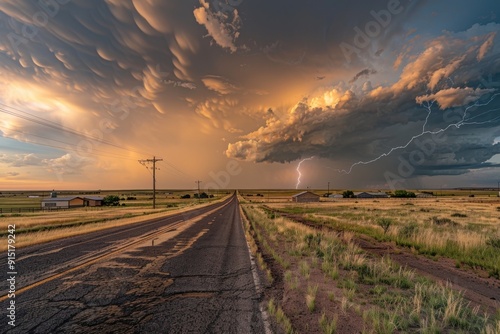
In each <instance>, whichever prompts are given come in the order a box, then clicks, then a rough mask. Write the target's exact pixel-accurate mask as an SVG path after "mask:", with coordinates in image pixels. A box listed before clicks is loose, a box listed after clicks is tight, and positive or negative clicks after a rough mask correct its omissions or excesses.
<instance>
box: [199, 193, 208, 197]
mask: <svg viewBox="0 0 500 334" xmlns="http://www.w3.org/2000/svg"><path fill="white" fill-rule="evenodd" d="M200 198H208V194H207V193H206V192H202V193H201V194H200Z"/></svg>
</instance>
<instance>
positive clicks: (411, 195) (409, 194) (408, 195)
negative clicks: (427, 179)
mask: <svg viewBox="0 0 500 334" xmlns="http://www.w3.org/2000/svg"><path fill="white" fill-rule="evenodd" d="M394 197H397V198H415V197H417V196H416V195H415V193H414V192H411V191H406V190H396V191H395V192H394Z"/></svg>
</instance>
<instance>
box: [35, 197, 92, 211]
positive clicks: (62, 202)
mask: <svg viewBox="0 0 500 334" xmlns="http://www.w3.org/2000/svg"><path fill="white" fill-rule="evenodd" d="M84 203H85V202H84V200H83V198H82V197H78V196H71V197H51V198H44V199H43V200H42V209H69V208H77V207H82V206H83V205H84Z"/></svg>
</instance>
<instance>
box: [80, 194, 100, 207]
mask: <svg viewBox="0 0 500 334" xmlns="http://www.w3.org/2000/svg"><path fill="white" fill-rule="evenodd" d="M102 200H103V198H102V197H100V196H85V197H84V198H83V201H84V203H83V206H102Z"/></svg>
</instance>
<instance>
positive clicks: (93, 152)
mask: <svg viewBox="0 0 500 334" xmlns="http://www.w3.org/2000/svg"><path fill="white" fill-rule="evenodd" d="M0 128H2V126H1V125H0ZM4 129H5V128H4ZM6 130H8V131H14V132H17V133H21V134H23V135H26V136H31V137H37V138H41V139H45V140H50V141H54V142H57V143H61V144H64V145H66V146H64V147H62V146H57V145H50V144H44V143H40V142H34V141H29V140H25V142H26V143H29V144H32V145H38V146H45V147H50V148H56V149H60V150H65V151H73V152H76V153H80V152H78V147H72V146H74V144H71V143H67V142H64V141H62V140H57V139H53V138H48V137H44V136H40V135H35V134H32V133H26V132H25V131H21V130H17V129H6ZM82 155H95V156H99V157H111V158H117V159H125V160H131V161H135V160H136V159H133V158H130V157H129V156H125V155H122V154H118V153H112V152H107V151H102V150H99V149H96V148H92V150H91V151H88V152H84V154H82Z"/></svg>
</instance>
